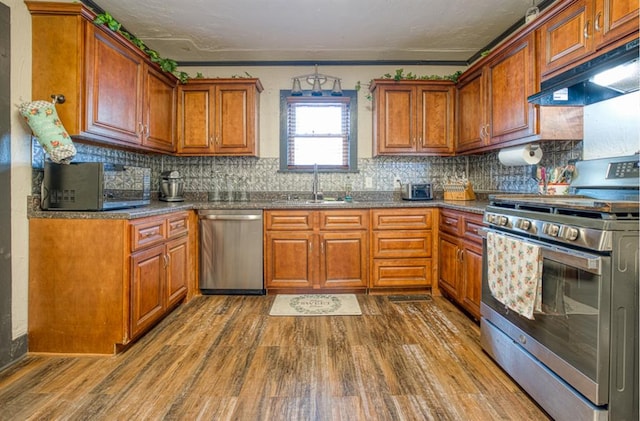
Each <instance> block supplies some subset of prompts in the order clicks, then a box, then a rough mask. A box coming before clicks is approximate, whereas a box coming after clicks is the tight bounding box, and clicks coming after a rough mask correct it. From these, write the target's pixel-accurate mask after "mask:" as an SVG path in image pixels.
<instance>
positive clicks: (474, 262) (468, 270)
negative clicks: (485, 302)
mask: <svg viewBox="0 0 640 421" xmlns="http://www.w3.org/2000/svg"><path fill="white" fill-rule="evenodd" d="M461 256H462V278H463V280H464V281H463V285H462V286H461V287H462V291H461V295H462V297H461V298H462V305H463V306H464V307H465V308H466V309H467V310H469V312H470V313H471V314H473V315H474V316H475V317H476V318H480V299H481V296H480V295H481V290H482V245H479V244H476V243H473V242H470V241H464V243H463V248H462V252H461Z"/></svg>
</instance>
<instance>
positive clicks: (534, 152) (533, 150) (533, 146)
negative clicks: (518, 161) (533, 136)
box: [529, 143, 540, 156]
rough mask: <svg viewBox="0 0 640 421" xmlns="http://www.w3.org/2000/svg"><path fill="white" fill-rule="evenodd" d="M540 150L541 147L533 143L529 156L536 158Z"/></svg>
mask: <svg viewBox="0 0 640 421" xmlns="http://www.w3.org/2000/svg"><path fill="white" fill-rule="evenodd" d="M538 149H540V145H538V144H536V143H532V144H531V145H530V148H529V156H535V154H536V151H537V150H538Z"/></svg>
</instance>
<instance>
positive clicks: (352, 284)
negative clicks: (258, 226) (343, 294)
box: [264, 210, 369, 292]
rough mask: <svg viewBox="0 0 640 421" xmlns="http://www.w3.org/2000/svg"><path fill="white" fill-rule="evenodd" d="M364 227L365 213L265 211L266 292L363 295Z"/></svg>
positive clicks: (365, 273)
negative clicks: (328, 292)
mask: <svg viewBox="0 0 640 421" xmlns="http://www.w3.org/2000/svg"><path fill="white" fill-rule="evenodd" d="M368 227H369V211H368V210H327V211H321V210H273V211H266V212H265V248H264V251H265V263H264V265H265V286H266V289H267V290H268V291H270V292H281V291H289V292H294V291H295V292H305V291H306V292H312V291H320V290H322V291H346V290H349V291H365V290H366V287H367V284H368V279H369V278H368V269H367V268H368Z"/></svg>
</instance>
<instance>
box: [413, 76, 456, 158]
mask: <svg viewBox="0 0 640 421" xmlns="http://www.w3.org/2000/svg"><path fill="white" fill-rule="evenodd" d="M417 92H418V94H417V97H418V104H417V114H416V117H417V118H416V127H417V134H418V141H417V148H416V151H417V152H424V153H438V154H443V155H446V154H448V153H451V152H453V141H454V130H455V129H454V122H453V114H454V112H455V110H454V100H453V99H454V90H453V87H443V88H442V89H437V88H435V87H430V88H420V87H419V88H418V90H417Z"/></svg>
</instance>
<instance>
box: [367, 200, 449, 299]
mask: <svg viewBox="0 0 640 421" xmlns="http://www.w3.org/2000/svg"><path fill="white" fill-rule="evenodd" d="M435 212H437V209H425V208H421V209H403V208H392V209H373V210H372V211H371V280H370V284H369V287H370V289H371V291H372V292H376V291H385V290H389V291H391V290H405V289H406V290H415V289H421V290H426V289H427V288H432V292H434V293H437V284H436V283H435V282H433V281H434V279H435V276H434V275H435V273H434V267H433V264H432V258H433V256H434V255H435V243H434V240H435V239H434V236H433V233H432V225H433V220H434V213H435Z"/></svg>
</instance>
